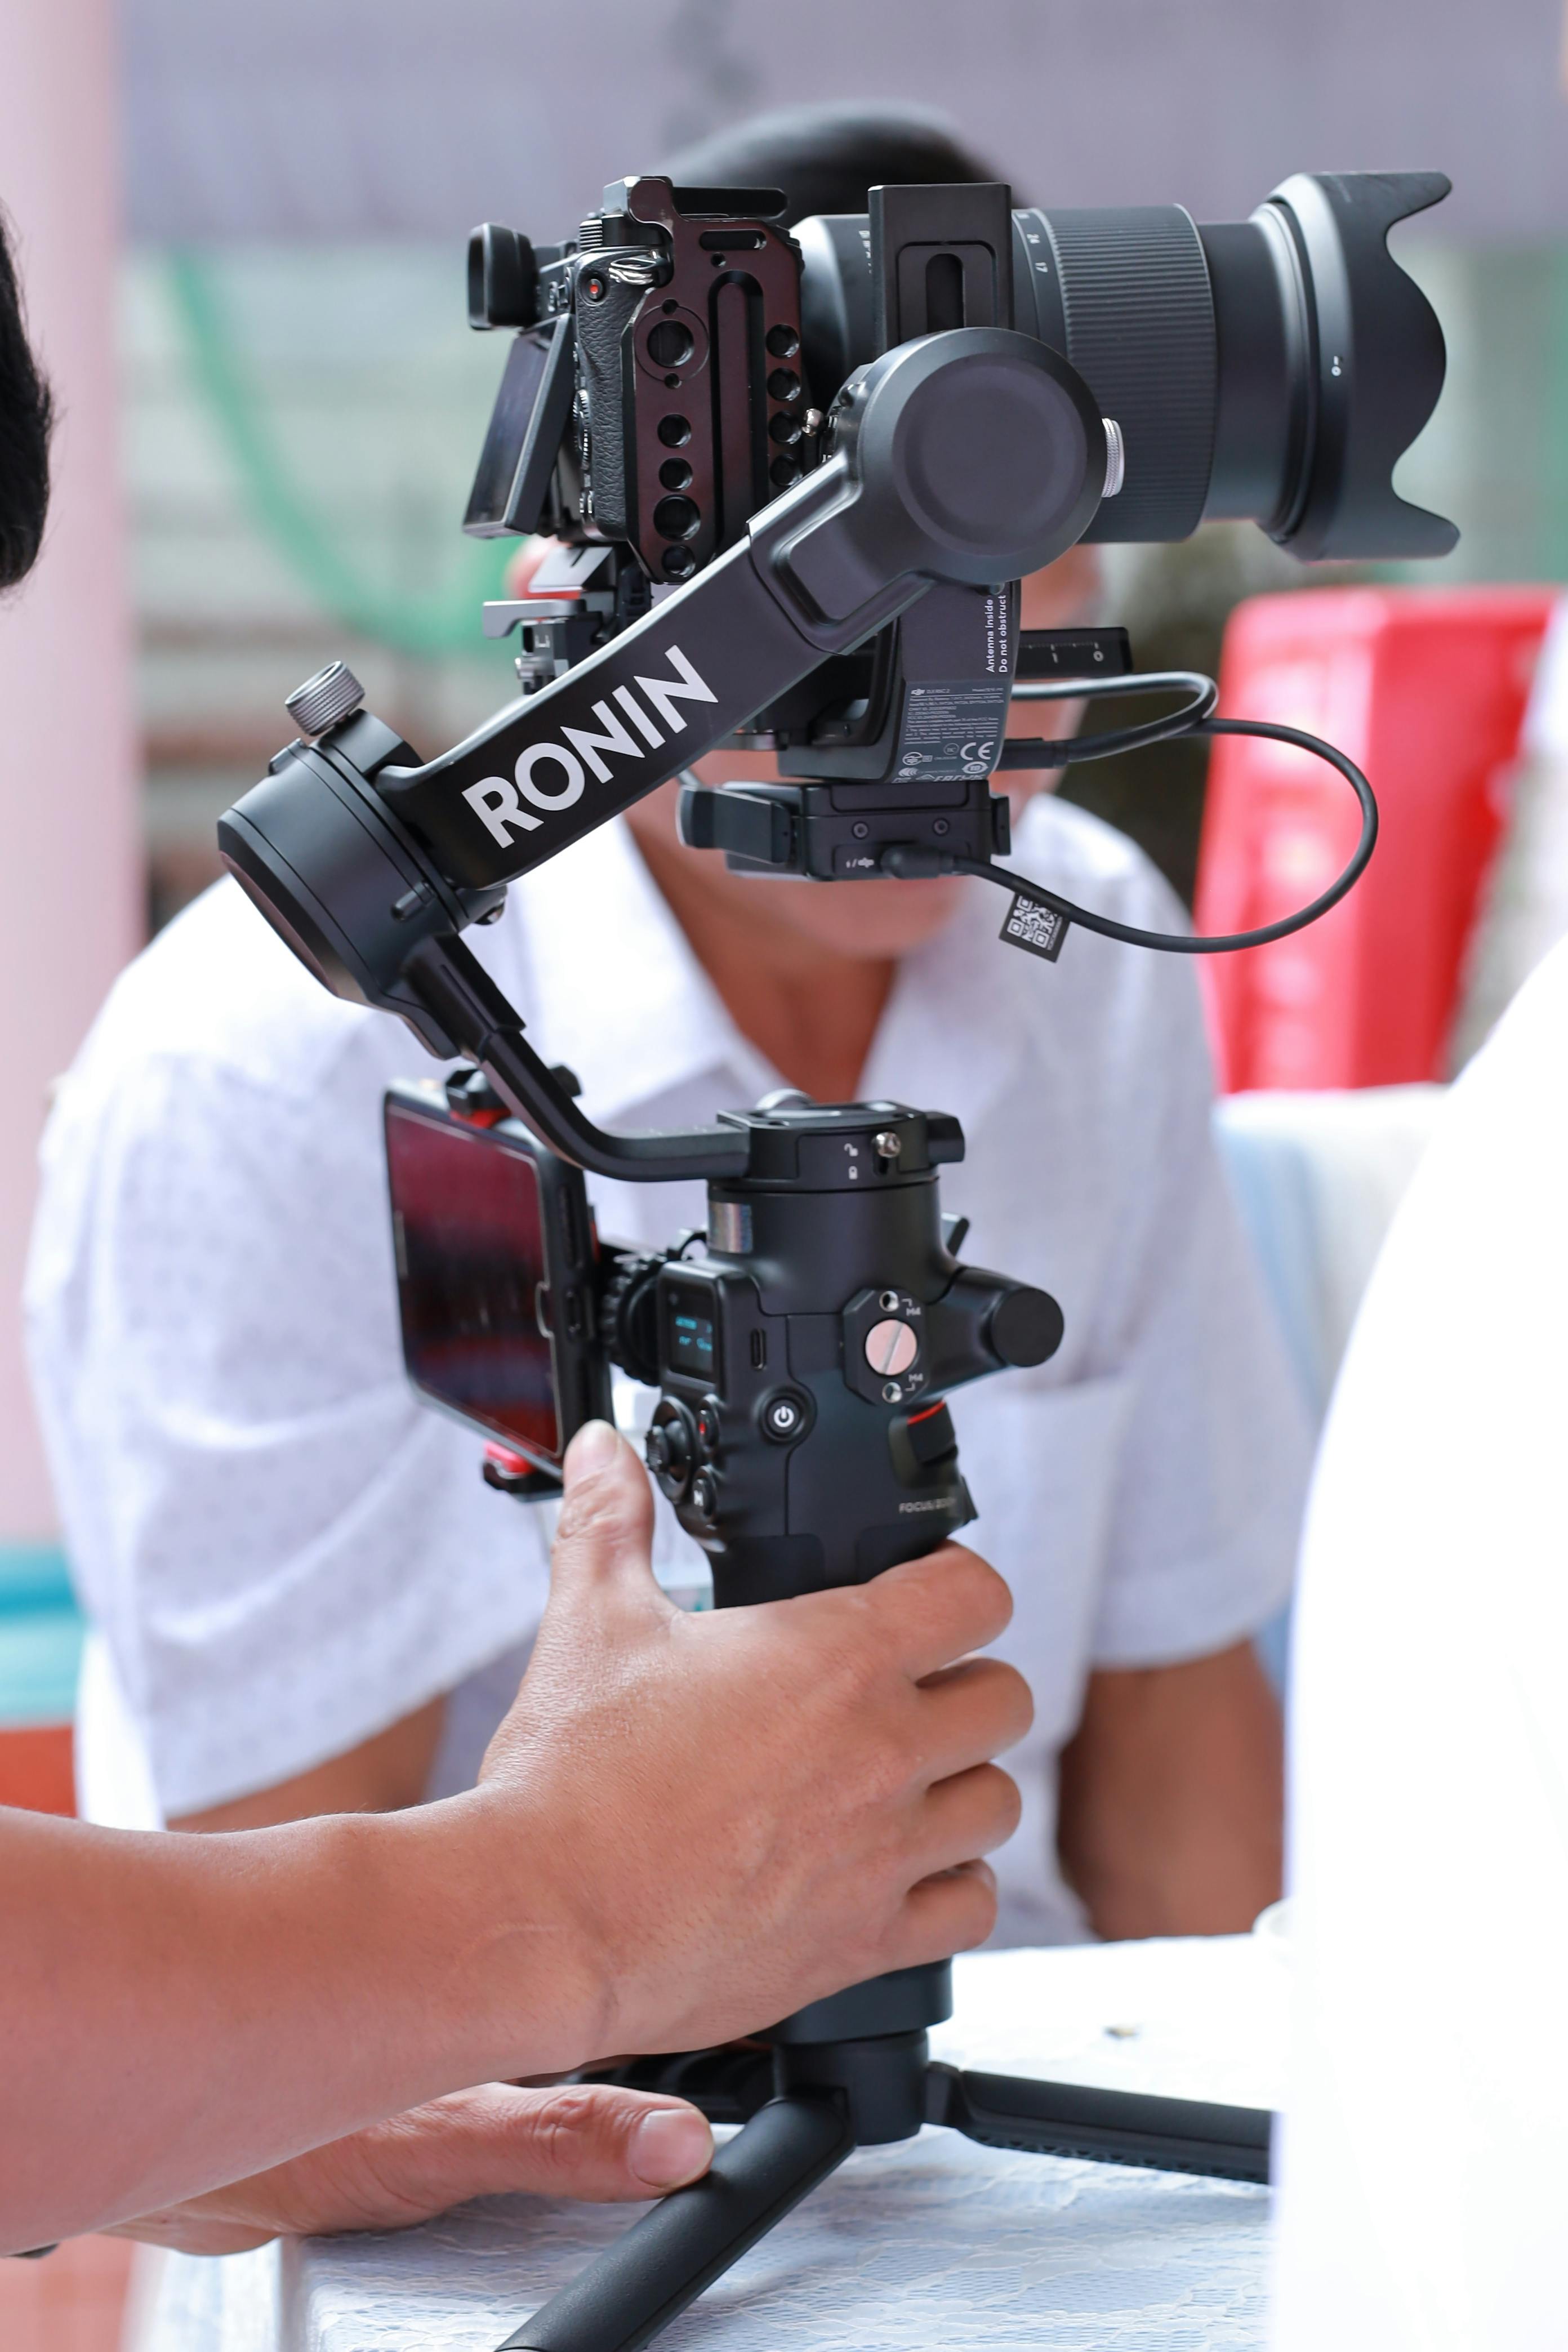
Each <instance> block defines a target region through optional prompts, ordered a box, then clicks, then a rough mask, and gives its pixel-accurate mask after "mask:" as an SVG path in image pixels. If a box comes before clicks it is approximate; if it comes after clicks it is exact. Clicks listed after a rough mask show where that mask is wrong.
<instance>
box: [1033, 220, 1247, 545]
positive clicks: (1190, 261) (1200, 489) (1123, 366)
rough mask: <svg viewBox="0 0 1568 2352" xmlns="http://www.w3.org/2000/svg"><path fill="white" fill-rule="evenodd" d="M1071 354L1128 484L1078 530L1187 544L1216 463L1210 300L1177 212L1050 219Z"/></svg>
mask: <svg viewBox="0 0 1568 2352" xmlns="http://www.w3.org/2000/svg"><path fill="white" fill-rule="evenodd" d="M1046 218H1047V222H1048V224H1049V227H1050V234H1051V241H1052V244H1053V245H1054V246H1055V247H1056V258H1057V268H1058V275H1059V282H1060V286H1061V292H1062V309H1063V311H1064V314H1065V316H1066V319H1067V330H1068V359H1069V360H1071V362H1072V363H1073V365H1074V367H1075V368H1077V370H1078V372H1079V374H1080V375H1081V376H1082V377H1083V379H1084V381H1085V383H1087V384H1088V385H1089V390H1090V391H1091V392H1092V393H1093V394H1094V396H1095V398H1096V400H1097V401H1098V402H1099V404H1100V414H1101V415H1102V416H1112V417H1114V418H1115V419H1116V422H1117V423H1118V424H1119V425H1121V430H1122V434H1123V436H1124V438H1125V440H1126V445H1127V479H1126V483H1125V486H1124V488H1122V491H1121V496H1120V497H1119V498H1115V499H1109V500H1108V501H1107V502H1106V504H1105V505H1104V506H1102V507H1101V509H1100V512H1099V514H1098V515H1097V516H1096V518H1095V520H1094V522H1093V523H1092V524H1091V525H1090V526H1089V530H1088V531H1087V532H1086V533H1085V536H1086V538H1089V539H1091V540H1121V541H1130V540H1171V539H1184V538H1185V537H1186V535H1187V533H1188V532H1189V531H1191V530H1195V529H1196V528H1197V524H1198V521H1199V519H1200V517H1201V516H1202V514H1203V510H1204V501H1205V498H1206V497H1207V494H1208V484H1209V473H1210V469H1211V467H1212V466H1213V462H1214V431H1215V398H1216V391H1217V383H1218V362H1217V347H1216V342H1215V321H1214V300H1213V297H1212V295H1211V293H1210V291H1209V278H1208V265H1207V263H1206V262H1205V258H1204V249H1203V247H1202V245H1201V244H1200V243H1199V241H1198V233H1197V230H1196V228H1195V227H1194V225H1193V222H1192V220H1191V219H1190V217H1189V216H1188V215H1187V214H1186V213H1184V211H1183V210H1182V208H1181V206H1180V205H1139V206H1136V207H1130V208H1128V209H1125V210H1121V211H1115V212H1111V211H1093V212H1051V213H1047V215H1046Z"/></svg>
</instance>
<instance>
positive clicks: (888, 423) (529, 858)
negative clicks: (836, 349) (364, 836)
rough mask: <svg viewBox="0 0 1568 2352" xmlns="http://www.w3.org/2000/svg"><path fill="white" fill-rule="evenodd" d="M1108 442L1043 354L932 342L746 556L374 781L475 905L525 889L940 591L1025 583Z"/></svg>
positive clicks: (1066, 525)
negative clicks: (437, 751)
mask: <svg viewBox="0 0 1568 2352" xmlns="http://www.w3.org/2000/svg"><path fill="white" fill-rule="evenodd" d="M1104 449H1105V433H1104V426H1103V425H1102V423H1101V420H1100V415H1099V413H1098V411H1097V409H1096V408H1095V405H1094V403H1093V402H1092V400H1091V399H1090V397H1089V394H1088V392H1087V391H1086V390H1085V388H1084V387H1083V385H1082V384H1081V383H1080V382H1079V379H1078V378H1077V377H1076V376H1075V375H1074V374H1073V373H1072V371H1071V370H1070V369H1069V368H1068V367H1067V366H1066V363H1065V362H1063V361H1062V360H1061V359H1060V358H1059V356H1058V354H1057V353H1056V352H1053V351H1050V350H1048V349H1047V347H1046V346H1045V345H1043V344H1041V343H1038V342H1037V341H1034V340H1033V339H1032V338H1030V337H1026V336H1023V335H1016V334H1013V333H1011V332H1009V331H1004V330H1001V329H994V328H986V329H979V328H976V329H969V330H960V331H954V332H951V333H948V334H944V335H931V336H927V337H925V338H923V339H922V340H921V341H917V342H912V343H907V344H903V345H901V346H900V347H899V348H898V349H897V350H895V351H892V352H888V353H887V354H886V355H885V356H884V357H883V358H882V359H880V360H879V361H877V362H874V363H873V365H872V366H871V367H869V368H868V369H867V370H865V371H864V372H863V373H861V374H860V375H858V376H857V377H856V378H854V379H852V381H851V382H850V383H848V384H847V385H846V387H845V389H844V392H843V393H842V394H840V399H839V404H838V405H837V408H836V410H835V415H834V454H833V456H832V457H830V458H829V460H828V461H827V463H826V465H825V466H823V467H819V468H818V469H817V470H816V472H815V473H812V474H809V475H807V476H806V477H805V479H804V480H803V481H802V482H800V483H799V484H798V485H797V486H796V488H795V489H793V490H791V491H788V492H786V493H785V495H784V497H783V498H780V499H775V500H774V501H773V504H772V505H770V506H769V507H767V508H766V509H763V512H762V513H761V514H760V515H759V516H757V517H756V518H755V519H754V520H752V525H751V528H750V530H749V533H748V536H747V537H746V539H745V540H744V541H742V542H740V543H739V544H737V545H736V546H734V547H732V548H731V549H730V551H729V552H728V553H727V554H725V555H722V556H721V557H720V558H719V559H718V561H717V562H714V563H712V564H710V565H709V566H708V567H707V569H706V570H705V571H703V572H700V574H699V575H698V576H697V578H696V579H694V580H693V581H691V582H690V583H689V584H688V585H687V586H685V587H683V588H679V589H677V590H675V591H674V592H673V593H670V594H669V595H668V596H667V597H666V598H665V599H664V600H663V601H662V602H661V603H659V604H658V605H656V607H655V609H654V610H653V611H652V612H651V613H649V614H647V616H646V617H645V618H644V619H643V620H641V621H639V622H637V624H636V625H634V626H633V627H631V628H629V629H627V630H626V631H624V632H623V633H622V634H621V635H618V636H616V637H615V638H614V639H612V641H611V642H610V644H609V645H607V646H604V647H603V648H602V649H601V650H600V651H598V652H597V653H595V654H592V655H590V656H588V657H587V659H586V660H584V661H583V662H581V663H579V664H578V665H577V667H575V668H574V669H572V670H570V671H568V672H567V674H566V675H565V676H564V677H561V678H558V679H557V680H556V681H555V682H554V684H553V685H552V686H548V687H545V688H542V690H541V691H540V692H539V693H537V694H533V695H531V696H529V697H528V698H526V699H525V700H523V701H521V702H520V703H516V704H513V705H512V706H511V707H510V709H506V710H503V711H502V712H501V713H500V715H499V716H498V717H497V718H496V719H492V720H491V721H490V722H489V725H488V726H486V727H484V728H481V729H480V730H479V732H478V733H477V734H475V735H472V736H470V737H469V738H468V740H467V741H466V742H463V743H459V744H458V746H457V747H456V749H455V750H453V751H447V752H446V753H444V754H443V755H442V757H441V758H439V759H437V760H433V761H430V762H429V764H428V765H427V766H426V767H423V768H416V769H403V768H397V767H394V766H388V767H386V768H384V769H383V770H382V771H381V772H380V773H379V774H378V776H377V778H376V789H377V791H378V792H379V793H380V794H381V796H382V798H383V800H384V802H385V803H386V804H387V806H388V807H389V808H390V809H392V810H393V811H394V812H395V814H396V815H397V816H399V817H400V818H402V819H403V820H405V822H406V823H407V824H409V825H410V826H411V827H412V828H413V830H414V831H415V832H416V834H418V835H420V836H421V838H422V839H423V840H424V841H425V842H426V843H427V844H428V845H429V846H430V847H431V848H432V849H433V850H434V852H435V854H436V859H437V864H438V865H439V866H441V868H442V871H443V872H444V873H445V874H446V876H447V877H448V879H449V880H451V881H452V882H455V883H457V884H458V885H459V886H461V887H467V888H482V887H487V886H489V885H492V884H495V883H500V882H509V881H511V880H513V879H514V878H515V877H517V876H518V875H520V874H523V873H526V872H527V871H528V870H529V869H530V868H531V866H537V865H538V864H540V863H541V862H542V860H543V859H544V858H546V857H551V856H554V855H555V853H556V852H557V851H558V850H560V849H563V848H565V847H566V846H567V845H568V844H569V843H571V842H573V841H575V840H578V839H579V838H580V837H581V836H582V835H584V834H585V833H590V832H592V831H593V829H594V827H595V825H599V824H604V823H605V820H606V819H607V818H609V817H611V816H613V815H615V814H617V813H618V812H619V811H620V810H621V809H624V808H626V807H627V806H628V805H629V804H630V803H631V802H633V801H635V800H637V799H640V798H641V797H642V795H643V794H644V793H647V792H650V791H652V790H653V788H654V787H655V786H656V785H657V784H659V783H662V782H665V781H666V780H667V779H668V777H670V776H672V775H674V774H676V773H677V772H678V771H679V770H680V769H681V768H684V767H687V766H689V764H690V762H691V761H692V760H693V759H695V758H698V757H700V754H701V753H702V752H703V751H707V750H708V749H710V747H711V746H712V745H713V744H715V743H717V742H720V741H721V740H723V739H724V738H725V737H726V736H728V735H730V734H731V733H732V732H733V731H734V730H736V729H737V728H738V727H740V726H742V724H743V722H744V721H745V720H746V719H749V718H750V717H751V716H752V713H753V712H754V711H756V710H759V709H762V708H763V706H764V705H765V704H767V703H769V702H771V701H773V700H774V699H775V698H776V697H777V696H778V695H779V694H781V693H782V692H784V690H785V689H786V688H789V687H790V686H793V685H794V684H795V682H796V681H797V680H798V679H799V678H802V677H805V675H806V674H807V672H808V671H810V670H812V669H814V668H816V666H817V665H818V664H819V663H820V662H822V661H823V660H825V659H826V657H827V656H829V655H832V654H837V653H842V652H845V651H847V650H848V648H850V647H851V646H856V645H858V644H859V643H860V642H861V641H862V640H863V639H864V638H866V637H868V636H869V635H871V634H872V632H873V631H874V630H876V629H878V628H879V627H881V626H882V625H883V624H884V623H885V622H887V621H889V620H891V619H892V618H894V616H895V615H896V614H899V613H900V612H902V611H903V610H904V608H905V607H906V606H907V605H909V604H912V603H914V601H915V600H916V599H917V598H918V597H919V596H921V594H923V593H924V592H925V590H926V589H927V588H928V587H930V586H931V583H932V582H933V581H936V580H945V581H953V582H957V583H963V584H967V585H970V586H974V587H987V586H991V585H993V584H994V583H999V582H1003V581H1007V580H1014V579H1017V578H1019V577H1021V576H1022V574H1023V573H1024V572H1029V571H1034V570H1037V568H1038V567H1039V566H1040V565H1041V564H1043V563H1046V562H1050V561H1051V560H1052V558H1054V557H1055V556H1058V555H1059V554H1060V553H1061V552H1062V551H1063V550H1064V549H1065V548H1067V547H1068V546H1070V545H1071V544H1072V543H1073V541H1075V540H1076V539H1078V538H1079V536H1080V535H1081V533H1082V532H1083V531H1084V530H1086V529H1087V528H1088V526H1089V522H1090V520H1092V519H1093V515H1094V511H1095V509H1096V507H1097V506H1098V505H1099V502H1100V487H1101V485H1102V483H1103V481H1104V478H1105V467H1104Z"/></svg>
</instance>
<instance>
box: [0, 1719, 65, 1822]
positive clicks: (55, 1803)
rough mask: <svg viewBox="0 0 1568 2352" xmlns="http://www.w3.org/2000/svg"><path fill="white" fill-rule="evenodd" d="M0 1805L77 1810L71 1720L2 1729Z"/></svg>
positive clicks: (31, 1809)
mask: <svg viewBox="0 0 1568 2352" xmlns="http://www.w3.org/2000/svg"><path fill="white" fill-rule="evenodd" d="M0 1805H20V1806H22V1807H24V1809H25V1810H26V1811H28V1812H30V1813H74V1812H75V1811H76V1780H75V1772H74V1769H73V1762H72V1755H71V1727H70V1726H69V1724H68V1723H58V1724H56V1723H47V1724H40V1725H37V1726H36V1727H35V1726H32V1725H28V1726H26V1727H23V1728H22V1729H21V1730H16V1731H11V1730H5V1731H0Z"/></svg>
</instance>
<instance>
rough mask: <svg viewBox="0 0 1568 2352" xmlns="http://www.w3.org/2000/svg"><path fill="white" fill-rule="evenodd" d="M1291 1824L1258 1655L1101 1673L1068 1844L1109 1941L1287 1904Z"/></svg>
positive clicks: (1069, 1859) (1064, 1807)
mask: <svg viewBox="0 0 1568 2352" xmlns="http://www.w3.org/2000/svg"><path fill="white" fill-rule="evenodd" d="M1283 1818H1284V1764H1283V1752H1282V1739H1281V1732H1280V1722H1279V1706H1278V1703H1277V1701H1276V1700H1275V1697H1274V1694H1273V1692H1272V1690H1271V1689H1270V1688H1269V1685H1268V1678H1267V1677H1266V1675H1264V1673H1263V1670H1262V1668H1261V1666H1260V1665H1259V1664H1258V1657H1257V1654H1256V1652H1255V1651H1254V1649H1253V1647H1252V1644H1251V1643H1237V1644H1236V1645H1235V1646H1234V1647H1233V1648H1231V1649H1228V1650H1223V1651H1219V1652H1217V1653H1215V1654H1213V1655H1211V1656H1209V1657H1205V1658H1194V1659H1191V1660H1188V1661H1185V1662H1184V1663H1183V1664H1179V1665H1173V1666H1158V1667H1150V1668H1147V1669H1142V1670H1131V1671H1118V1672H1109V1673H1100V1674H1095V1675H1090V1677H1089V1687H1088V1691H1087V1694H1086V1696H1085V1701H1084V1709H1083V1715H1082V1718H1081V1721H1080V1723H1079V1729H1078V1732H1077V1733H1076V1735H1075V1736H1074V1738H1073V1739H1072V1741H1071V1743H1070V1744H1069V1746H1068V1748H1066V1749H1065V1750H1064V1751H1063V1755H1062V1762H1061V1804H1060V1821H1059V1831H1058V1843H1059V1848H1060V1853H1061V1860H1062V1867H1063V1869H1064V1871H1065V1873H1066V1874H1067V1876H1068V1881H1069V1883H1070V1884H1071V1885H1073V1886H1074V1887H1075V1888H1076V1890H1077V1892H1078V1893H1079V1895H1080V1897H1081V1898H1082V1900H1083V1903H1084V1905H1085V1907H1086V1908H1087V1910H1088V1912H1089V1918H1090V1921H1091V1923H1092V1924H1093V1926H1094V1927H1095V1929H1096V1931H1097V1932H1098V1933H1099V1934H1100V1935H1101V1936H1106V1937H1133V1936H1216V1935H1226V1934H1235V1933H1238V1932H1240V1931H1242V1930H1244V1929H1245V1928H1247V1927H1250V1926H1251V1924H1252V1922H1253V1920H1254V1919H1255V1918H1256V1917H1257V1916H1258V1913H1259V1912H1260V1911H1261V1910H1263V1909H1265V1908H1266V1907H1267V1906H1268V1904H1270V1903H1272V1902H1273V1901H1275V1900H1276V1898H1277V1897H1278V1895H1279V1885H1280V1869H1281V1842H1282V1834H1283Z"/></svg>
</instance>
